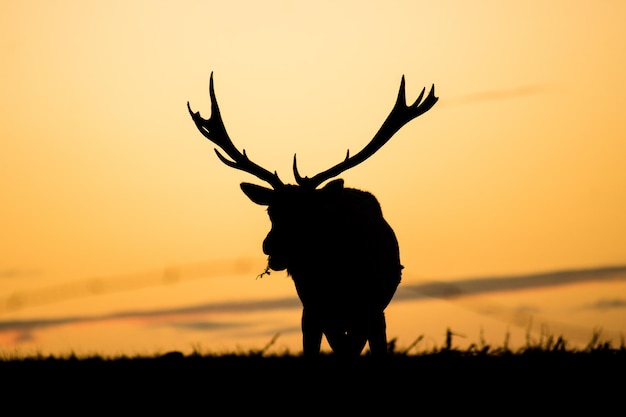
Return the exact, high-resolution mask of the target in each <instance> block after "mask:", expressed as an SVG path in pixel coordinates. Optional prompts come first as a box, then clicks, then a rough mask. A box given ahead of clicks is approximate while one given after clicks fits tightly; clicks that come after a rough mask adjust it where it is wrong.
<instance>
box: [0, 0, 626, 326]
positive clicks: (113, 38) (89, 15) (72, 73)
mask: <svg viewBox="0 0 626 417" xmlns="http://www.w3.org/2000/svg"><path fill="white" fill-rule="evenodd" d="M517 3H519V4H513V3H511V2H499V1H478V2H463V1H440V2H436V3H434V4H431V5H427V4H425V3H424V2H415V1H370V2H366V3H364V2H357V1H346V2H330V1H328V2H326V1H322V2H315V4H314V5H313V4H305V3H302V2H293V1H269V2H253V1H230V2H211V1H195V2H194V1H185V2H152V1H142V2H141V1H124V2H122V1H119V2H118V1H114V2H111V1H106V2H105V1H90V2H81V1H57V2H52V3H51V2H45V1H30V2H20V1H13V0H7V1H3V2H2V4H1V5H0V54H1V55H2V62H3V65H1V66H0V84H1V86H2V95H1V96H0V112H1V114H2V119H1V120H2V122H1V123H0V140H1V141H2V152H0V169H1V170H2V176H1V178H2V180H0V195H1V196H2V215H1V216H0V231H1V233H2V236H3V239H2V250H1V251H0V285H1V287H0V288H2V289H0V292H1V293H0V295H2V296H6V295H7V294H11V292H12V291H20V290H32V289H37V288H42V287H48V286H51V285H56V284H58V283H61V282H65V281H68V280H74V279H83V278H86V277H91V276H119V275H123V274H127V273H131V274H132V273H136V272H137V271H144V270H153V269H160V268H165V267H167V266H170V265H188V264H194V263H198V262H205V261H212V260H216V261H224V260H225V261H230V260H236V259H254V260H255V261H256V260H258V264H259V265H260V266H261V269H262V267H263V263H264V256H263V254H262V252H261V242H262V240H263V238H264V236H265V234H266V233H267V231H268V228H269V220H268V219H267V216H266V214H265V212H264V208H262V207H259V206H256V205H254V204H252V203H250V201H249V200H248V199H247V198H246V197H245V196H244V195H243V194H242V193H241V191H240V189H239V183H240V182H242V181H252V182H254V181H255V179H254V178H252V177H251V176H250V175H248V174H245V173H242V172H239V171H236V170H233V169H230V168H228V167H226V166H225V165H223V164H222V163H221V162H220V161H219V160H218V159H217V158H216V157H215V154H214V152H213V145H212V144H211V143H209V142H208V141H207V140H206V139H204V138H203V137H202V136H201V135H200V134H199V133H198V132H197V130H196V128H195V126H194V124H193V122H192V121H191V118H190V117H189V114H188V113H187V109H186V102H187V101H188V100H189V101H190V102H191V105H192V108H193V109H194V110H199V111H201V113H202V114H203V115H204V116H206V117H208V115H209V112H210V107H209V99H208V80H209V74H210V72H211V71H213V72H214V77H215V89H216V93H217V97H218V100H219V102H220V106H221V110H222V115H223V118H224V121H225V123H226V126H227V129H228V131H229V133H230V136H231V137H232V138H233V140H234V141H235V143H236V144H237V145H238V146H239V148H240V149H242V148H243V149H246V151H247V153H248V155H249V156H250V157H251V158H252V159H253V160H254V161H256V162H257V163H259V164H261V165H263V166H264V167H266V168H268V169H270V170H277V171H278V173H279V174H280V175H281V178H282V179H283V180H284V181H288V182H293V178H292V174H291V162H292V158H293V154H294V153H297V154H298V166H299V168H300V172H301V174H303V175H309V176H311V175H313V174H315V173H316V172H319V171H322V170H324V169H326V168H327V167H329V166H331V165H334V164H335V163H337V162H338V161H339V160H340V159H341V158H343V157H344V155H345V152H346V149H350V150H351V153H355V152H356V151H358V150H359V149H361V148H362V147H363V146H364V145H365V144H366V143H367V142H368V141H369V139H370V138H371V137H372V135H373V134H374V133H375V132H376V130H377V129H378V127H379V126H380V124H381V123H382V121H383V120H384V118H385V117H386V116H387V114H388V112H389V111H390V109H391V107H392V105H393V102H394V100H395V97H396V94H397V90H398V87H399V83H400V78H401V76H402V75H403V74H404V75H405V76H406V82H407V85H406V86H407V99H408V100H409V101H412V100H414V99H415V97H416V96H417V94H418V93H419V91H420V90H421V89H422V88H423V87H427V88H428V87H429V86H430V85H431V84H435V86H436V93H437V95H438V96H439V97H440V100H439V102H438V103H437V105H436V106H435V107H434V108H433V109H432V110H431V111H430V112H428V113H427V114H425V115H423V116H421V117H420V118H418V119H416V120H415V121H413V122H411V123H410V124H409V125H407V126H406V127H405V128H403V129H402V130H401V131H400V132H399V133H398V134H397V135H396V136H395V137H394V138H393V139H392V140H391V141H390V142H389V143H388V144H387V145H386V146H385V147H384V148H383V149H382V150H380V151H379V152H378V153H377V154H376V155H375V156H374V157H372V158H370V159H369V160H368V161H366V162H365V163H363V164H362V165H360V166H359V167H356V168H353V169H352V170H350V171H348V172H346V173H344V174H343V175H342V178H344V179H345V181H346V184H347V185H348V186H353V187H357V188H362V189H366V190H368V191H371V192H372V193H374V194H375V195H376V196H377V198H378V199H379V201H380V202H381V205H382V208H383V212H384V214H385V217H386V218H387V220H388V221H389V223H390V224H391V225H392V227H393V228H394V230H395V231H396V234H397V235H398V239H399V241H400V249H401V256H402V262H403V264H404V265H405V267H406V269H405V271H406V273H407V276H408V277H411V279H415V280H420V279H444V280H445V279H451V278H460V277H470V276H478V275H489V274H515V273H527V272H535V271H545V270H553V269H560V268H574V269H575V268H582V267H596V266H602V265H618V264H624V263H626V216H625V215H624V213H626V192H624V191H625V190H626V169H624V156H625V155H626V122H625V120H626V119H624V117H623V115H622V113H623V109H624V108H625V107H626V102H625V99H624V97H626V83H625V82H624V80H623V75H624V74H626V52H625V51H626V28H625V27H624V24H623V20H624V16H626V3H624V2H622V1H599V2H598V1H594V2H592V1H579V2H571V1H551V2H541V1H526V2H517ZM255 271H256V270H255ZM259 272H260V271H259ZM252 275H253V276H255V275H256V272H252ZM224 285H225V286H226V287H228V286H229V285H232V288H230V287H229V288H230V291H231V295H232V294H237V292H238V291H244V290H243V286H245V285H248V283H247V282H246V283H244V284H242V283H241V281H235V282H234V283H233V284H224ZM226 290H227V289H224V291H226ZM249 290H252V291H254V290H253V289H252V288H246V290H245V291H249ZM220 291H222V290H220ZM183 293H184V292H183ZM181 297H182V299H181V303H184V296H181ZM139 300H141V298H140V299H139ZM137 303H139V304H140V303H141V301H137ZM51 308H52V307H51ZM55 308H59V309H67V308H68V307H67V305H66V306H65V307H55ZM58 311H61V310H54V309H51V310H46V311H42V314H44V315H45V314H52V315H53V314H57V313H58ZM63 311H65V310H63ZM1 319H2V317H0V320H1Z"/></svg>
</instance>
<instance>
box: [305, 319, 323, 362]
mask: <svg viewBox="0 0 626 417" xmlns="http://www.w3.org/2000/svg"><path fill="white" fill-rule="evenodd" d="M321 345H322V323H321V321H320V317H319V315H318V314H315V313H314V312H312V311H310V310H307V309H306V308H304V309H303V310H302V351H303V353H304V356H316V355H319V353H320V348H321Z"/></svg>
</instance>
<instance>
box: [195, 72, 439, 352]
mask: <svg viewBox="0 0 626 417" xmlns="http://www.w3.org/2000/svg"><path fill="white" fill-rule="evenodd" d="M209 91H210V96H211V103H212V108H211V117H210V119H203V118H202V117H200V114H199V113H194V112H192V111H191V108H189V112H190V114H191V116H192V118H193V120H194V122H195V123H196V126H197V127H198V129H199V130H200V132H201V133H202V134H203V135H204V136H205V137H207V138H208V139H209V140H211V141H212V142H214V143H215V144H216V145H218V146H219V147H220V148H221V149H222V150H223V151H224V152H226V154H227V155H228V156H229V157H230V158H231V159H228V158H226V157H224V156H223V155H222V154H221V153H220V152H219V151H217V150H216V153H217V156H218V157H219V159H220V160H221V161H222V162H223V163H225V164H226V165H228V166H230V167H232V168H236V169H240V170H243V171H246V172H249V173H251V174H253V175H255V176H257V177H258V178H260V179H262V180H264V181H266V182H268V183H269V184H270V185H271V186H272V188H266V187H262V186H259V185H255V184H250V183H242V184H241V189H242V191H243V192H244V193H245V194H246V195H247V196H248V198H250V200H252V201H253V202H254V203H256V204H260V205H264V206H267V207H268V209H267V211H268V215H269V217H270V220H271V222H272V228H271V230H270V232H269V233H268V235H267V237H266V238H265V240H264V241H263V251H264V253H265V254H266V255H268V271H269V269H272V270H275V271H280V270H287V272H288V274H289V275H290V276H291V277H292V278H293V281H294V284H295V287H296V291H297V293H298V296H299V298H300V300H301V301H302V306H303V312H302V335H303V351H304V354H305V356H311V355H316V354H318V353H319V352H320V346H321V340H322V336H323V335H325V336H326V339H327V341H328V343H329V345H330V347H331V349H332V350H333V352H335V353H336V354H339V355H345V356H356V355H359V354H360V353H361V351H362V350H363V348H364V346H365V344H366V343H368V342H369V346H370V351H371V353H372V355H377V356H378V355H384V354H385V353H386V351H387V337H386V323H385V315H384V310H385V308H386V307H387V305H388V304H389V302H390V301H391V299H392V298H393V295H394V293H395V291H396V288H397V286H398V285H399V283H400V280H401V271H402V265H401V263H400V254H399V248H398V242H397V240H396V236H395V233H394V232H393V230H392V228H391V227H390V226H389V224H388V223H387V222H386V221H385V219H384V217H383V214H382V210H381V208H380V205H379V203H378V201H377V200H376V198H375V197H374V196H373V195H372V194H370V193H368V192H365V191H361V190H357V189H354V188H347V187H344V184H343V180H341V179H335V180H332V181H330V182H328V183H327V184H326V185H324V186H323V187H322V188H319V189H318V188H317V187H318V186H320V185H321V184H322V183H323V182H324V181H326V180H329V179H331V178H333V177H335V176H337V175H338V174H339V173H341V172H343V171H345V170H346V169H349V168H351V167H353V166H355V165H357V164H359V163H361V162H362V161H364V160H365V159H367V158H368V157H369V156H371V155H372V154H373V153H375V152H376V151H377V150H378V149H380V147H382V146H383V145H384V144H385V143H386V142H387V141H388V140H389V139H390V138H391V137H392V136H393V135H394V134H395V132H397V131H398V130H399V129H400V128H401V127H402V126H403V125H404V124H406V123H408V121H410V120H412V119H414V118H415V117H417V116H419V115H420V114H423V113H425V112H426V111H428V110H429V109H430V108H431V107H432V106H433V105H434V104H435V103H436V102H437V97H435V96H434V87H433V89H431V91H430V93H429V94H428V96H427V97H426V98H425V99H424V101H423V102H422V101H421V100H422V97H423V95H424V90H422V93H421V94H420V96H419V97H418V99H417V100H416V101H415V103H414V104H413V105H411V106H407V105H406V104H405V96H404V77H402V83H401V86H400V92H399V93H398V99H397V101H396V105H395V106H394V108H393V110H392V112H391V113H390V114H389V116H388V117H387V119H386V120H385V122H384V123H383V125H382V127H381V128H380V130H379V131H378V133H377V134H376V135H375V136H374V138H373V139H372V141H371V142H370V143H369V144H368V145H367V146H366V147H365V148H364V149H363V150H362V151H360V152H359V153H357V154H356V155H354V156H352V157H350V155H349V153H348V155H347V156H346V158H345V160H343V161H342V162H340V163H339V164H337V165H335V166H334V167H331V168H330V169H328V170H326V171H324V172H322V173H319V174H317V175H315V176H314V177H313V178H308V177H304V178H303V177H301V176H300V175H299V173H298V169H297V163H296V158H295V156H294V164H293V170H294V176H295V178H296V182H297V185H291V184H283V182H282V181H281V180H280V179H279V177H278V175H277V174H276V173H271V172H270V171H268V170H266V169H264V168H262V167H260V166H258V165H256V164H255V163H254V162H252V161H251V160H250V159H248V157H247V155H246V153H245V151H243V152H239V150H237V149H236V147H235V146H234V144H233V143H232V141H231V140H230V138H229V137H228V134H227V133H226V129H225V127H224V124H223V122H222V118H221V115H220V112H219V107H218V105H217V101H216V99H215V93H214V90H213V75H212V74H211V83H210V90H209ZM187 105H188V107H189V104H187Z"/></svg>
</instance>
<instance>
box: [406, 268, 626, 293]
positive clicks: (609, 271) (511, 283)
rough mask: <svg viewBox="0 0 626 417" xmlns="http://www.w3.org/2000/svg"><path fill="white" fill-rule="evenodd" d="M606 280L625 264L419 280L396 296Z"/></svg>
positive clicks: (623, 273) (617, 276)
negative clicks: (534, 272) (529, 272)
mask: <svg viewBox="0 0 626 417" xmlns="http://www.w3.org/2000/svg"><path fill="white" fill-rule="evenodd" d="M608 280H620V281H623V280H626V266H610V267H604V268H592V269H579V270H563V271H554V272H546V273H539V274H525V275H513V276H510V275H509V276H495V277H481V278H470V279H461V280H455V281H446V282H441V281H432V282H426V283H423V284H410V285H402V286H401V287H400V288H399V289H398V294H397V297H396V298H397V299H417V298H421V297H430V298H444V299H450V298H455V297H461V296H468V295H479V294H485V293H492V292H500V291H519V290H527V289H536V288H547V287H555V286H559V285H570V284H579V283H582V282H599V281H608Z"/></svg>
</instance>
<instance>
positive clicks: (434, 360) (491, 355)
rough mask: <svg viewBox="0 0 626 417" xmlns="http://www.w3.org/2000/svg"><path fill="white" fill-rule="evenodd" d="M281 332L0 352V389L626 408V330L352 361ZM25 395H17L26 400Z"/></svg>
mask: <svg viewBox="0 0 626 417" xmlns="http://www.w3.org/2000/svg"><path fill="white" fill-rule="evenodd" d="M277 337H278V336H275V337H274V338H273V339H272V340H270V341H269V342H268V343H267V344H266V345H265V346H263V347H262V348H261V349H258V350H251V351H248V352H222V353H211V352H202V350H201V349H200V347H199V346H198V347H196V348H195V349H194V352H193V353H191V354H189V355H183V354H181V353H179V352H169V353H166V354H161V355H155V356H139V355H138V356H132V357H131V356H124V355H120V356H117V357H110V358H107V357H102V356H98V355H89V356H84V357H79V356H77V355H75V354H72V353H70V354H69V355H66V356H63V357H59V356H52V355H47V356H46V355H42V354H35V355H30V356H17V355H11V354H5V355H4V356H3V357H0V377H1V378H0V381H1V382H0V384H2V385H3V386H2V387H1V388H0V395H1V396H2V398H3V401H4V402H5V403H7V401H8V402H11V401H13V400H16V399H17V398H20V396H21V395H22V394H27V395H28V396H29V398H36V399H37V400H38V401H41V400H42V398H45V399H47V400H46V402H45V404H48V405H49V404H51V403H50V402H51V401H52V403H54V402H55V401H56V402H57V403H58V401H59V400H62V399H64V398H65V400H64V401H62V402H61V403H62V406H61V407H62V408H61V409H62V410H63V411H64V412H65V411H67V410H66V408H67V407H69V408H70V409H71V408H72V407H76V404H79V403H82V402H83V401H87V402H88V404H90V405H89V407H92V408H93V407H99V409H100V411H102V410H103V409H109V410H111V411H116V410H117V411H116V412H119V411H120V410H124V411H125V412H124V413H123V414H137V413H139V414H146V413H148V412H150V413H152V412H155V411H159V412H161V413H163V412H164V410H165V409H164V408H163V407H175V409H176V412H174V414H176V415H181V414H182V413H183V412H182V411H181V410H183V409H186V410H187V411H188V412H194V413H197V411H198V410H200V411H202V413H201V414H217V415H222V414H233V415H240V414H249V413H251V412H254V413H255V414H264V413H272V414H278V415H280V414H299V413H304V414H307V415H308V414H312V415H314V414H318V415H323V414H327V413H328V412H329V410H333V411H334V413H332V414H333V415H334V414H346V415H356V414H355V413H365V414H371V412H372V410H383V409H384V410H386V411H385V412H386V414H395V413H400V412H402V413H406V412H408V413H410V414H413V413H415V414H422V413H425V412H426V410H429V409H432V407H438V408H439V409H438V411H437V412H438V413H443V414H445V415H449V414H450V413H451V412H462V413H469V412H470V411H472V410H474V411H476V412H480V413H481V414H483V415H484V414H506V413H510V412H511V411H512V410H514V411H516V414H517V413H521V412H525V413H530V412H533V414H537V413H539V414H559V415H561V414H563V413H564V412H566V411H568V410H571V411H580V410H581V408H580V407H583V406H585V407H592V408H593V410H591V411H593V413H594V414H599V413H601V412H603V410H605V409H606V412H612V413H614V412H615V410H622V411H623V407H624V405H623V401H622V399H621V398H622V396H623V392H625V391H624V390H625V389H626V385H625V383H624V378H625V377H624V376H625V375H626V346H625V344H624V341H623V340H622V342H621V344H620V345H619V346H613V345H612V344H611V343H610V342H606V341H603V340H602V338H601V335H600V332H595V333H594V334H593V336H592V338H591V340H590V342H589V343H588V344H587V346H586V347H584V348H582V349H573V348H569V347H568V343H567V341H565V340H564V339H563V338H562V337H558V336H557V337H554V336H551V335H540V336H539V337H538V338H534V339H533V338H531V337H530V336H529V337H528V338H527V341H526V345H525V346H524V347H522V348H520V349H517V350H512V349H510V348H509V347H508V336H505V339H504V343H503V345H502V346H496V347H492V346H489V345H487V344H485V343H484V341H483V340H481V341H479V343H477V344H474V345H471V346H470V347H469V348H468V349H464V350H460V349H458V348H455V346H454V337H455V333H454V332H452V331H451V330H448V332H447V335H446V338H445V340H444V342H443V344H442V345H441V346H440V347H436V348H433V349H431V350H428V351H425V350H420V342H421V341H422V339H423V338H422V337H418V338H417V339H416V340H415V341H414V342H413V343H411V344H410V345H409V346H407V347H404V348H402V349H401V348H399V347H398V346H397V345H396V340H395V339H392V340H391V341H390V342H389V350H390V353H389V355H388V356H387V357H386V358H383V359H380V358H378V359H377V358H373V357H371V356H370V355H369V354H368V352H365V353H364V354H363V355H362V356H360V357H358V358H355V359H353V360H348V361H346V360H340V359H339V358H337V357H335V356H334V355H332V354H322V355H321V356H320V357H319V358H317V359H315V360H308V359H305V358H304V357H302V356H301V355H300V354H292V353H289V352H283V353H270V350H271V349H270V347H271V346H272V345H273V344H274V342H275V341H276V338H277ZM20 401H24V400H20ZM26 401H27V402H26V403H23V402H20V404H22V406H23V405H24V404H28V405H29V406H32V405H33V404H34V403H32V402H29V401H28V399H27V400H26ZM75 401H79V402H78V403H75ZM109 407H111V408H109ZM133 407H135V408H134V411H132V412H131V410H133ZM376 407H378V408H376ZM615 407H618V408H617V409H616V408H615ZM53 408H54V407H53ZM47 410H48V411H49V409H47ZM220 410H221V411H220ZM225 410H226V411H225ZM406 410H409V411H406ZM76 411H80V414H81V415H82V414H83V411H84V410H83V409H82V408H78V409H77V410H76ZM287 411H289V412H287ZM305 411H306V412H305ZM185 413H186V412H185ZM87 414H89V413H87Z"/></svg>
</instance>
